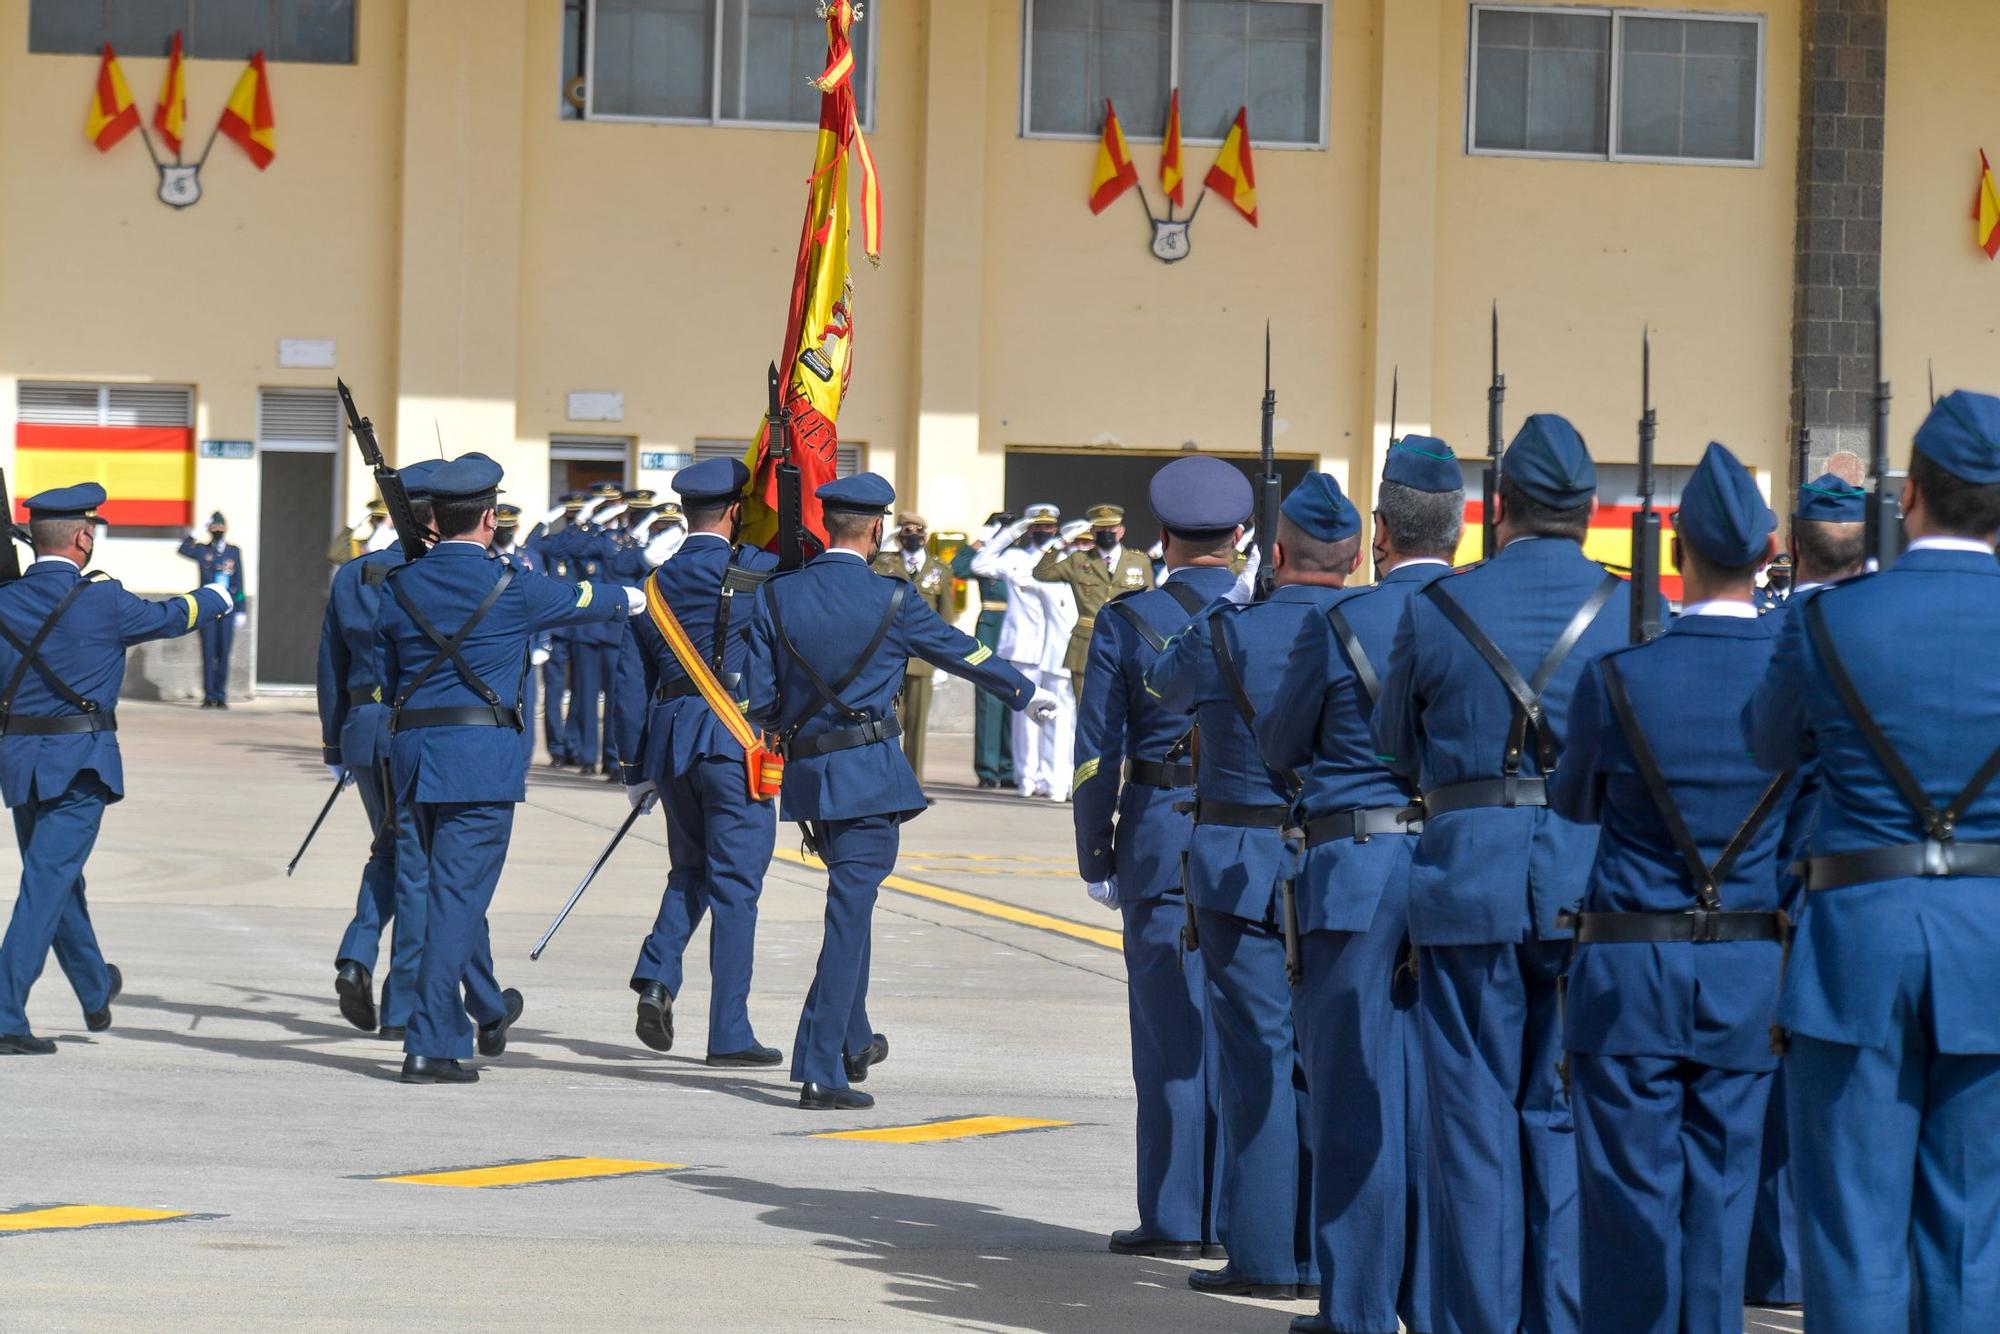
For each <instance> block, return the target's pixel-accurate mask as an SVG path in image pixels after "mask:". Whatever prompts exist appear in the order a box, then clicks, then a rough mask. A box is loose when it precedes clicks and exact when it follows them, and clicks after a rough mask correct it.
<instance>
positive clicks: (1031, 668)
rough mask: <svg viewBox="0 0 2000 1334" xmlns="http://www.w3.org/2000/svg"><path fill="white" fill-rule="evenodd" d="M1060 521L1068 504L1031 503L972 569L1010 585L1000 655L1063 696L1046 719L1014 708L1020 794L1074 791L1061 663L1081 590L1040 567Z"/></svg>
mask: <svg viewBox="0 0 2000 1334" xmlns="http://www.w3.org/2000/svg"><path fill="white" fill-rule="evenodd" d="M1061 523H1062V511H1061V510H1059V509H1057V508H1056V507H1055V506H1054V505H1050V504H1046V503H1037V504H1033V505H1030V506H1028V507H1027V509H1026V510H1025V511H1023V513H1022V515H1021V517H1020V518H1019V519H1016V520H1015V521H1014V522H1013V523H1011V524H1009V525H1007V527H1005V528H1003V529H1002V530H1001V531H1000V532H998V533H996V534H995V535H994V537H993V540H992V541H991V542H988V543H987V544H986V546H985V547H984V549H982V550H981V551H980V552H979V554H978V555H976V556H974V557H973V558H972V572H973V574H975V575H977V576H978V577H979V578H981V579H999V580H1002V581H1004V582H1005V583H1006V585H1007V613H1006V619H1005V620H1004V621H1003V622H1002V624H1001V627H1000V647H999V649H998V652H999V654H1000V656H1001V657H1003V658H1005V659H1006V660H1007V661H1008V662H1010V663H1012V664H1013V665H1014V670H1016V671H1018V672H1020V673H1021V674H1022V675H1023V676H1025V677H1027V678H1028V679H1029V680H1030V681H1032V682H1034V683H1035V688H1036V689H1037V690H1046V691H1048V692H1049V694H1050V696H1051V697H1053V698H1054V699H1055V700H1056V702H1057V708H1056V712H1055V714H1054V715H1053V716H1052V717H1051V718H1050V719H1048V721H1046V722H1038V721H1036V720H1035V719H1034V718H1032V717H1031V716H1029V714H1027V713H1016V714H1015V715H1014V719H1013V736H1012V743H1011V749H1012V751H1013V756H1014V778H1015V782H1016V785H1017V787H1018V788H1019V791H1020V793H1021V795H1022V796H1024V797H1048V798H1051V799H1052V800H1055V801H1061V800H1063V799H1064V798H1066V797H1067V796H1068V795H1069V774H1070V767H1069V761H1070V755H1071V752H1072V751H1073V750H1074V748H1075V732H1074V728H1075V714H1076V698H1075V695H1074V694H1073V693H1072V691H1071V689H1070V680H1069V669H1068V668H1067V667H1065V666H1064V665H1063V664H1064V662H1065V661H1066V659H1067V657H1068V654H1069V634H1070V629H1071V627H1072V626H1073V625H1074V624H1075V622H1076V597H1075V595H1074V594H1072V593H1071V592H1070V591H1069V586H1068V585H1066V584H1049V583H1043V582H1041V581H1040V580H1038V579H1036V578H1035V573H1034V572H1035V566H1036V565H1037V564H1038V563H1039V561H1040V560H1041V554H1042V553H1043V552H1044V551H1047V550H1049V549H1050V548H1052V547H1054V548H1056V549H1058V550H1060V547H1059V546H1058V543H1059V542H1060V540H1061ZM1023 539H1025V541H1023Z"/></svg>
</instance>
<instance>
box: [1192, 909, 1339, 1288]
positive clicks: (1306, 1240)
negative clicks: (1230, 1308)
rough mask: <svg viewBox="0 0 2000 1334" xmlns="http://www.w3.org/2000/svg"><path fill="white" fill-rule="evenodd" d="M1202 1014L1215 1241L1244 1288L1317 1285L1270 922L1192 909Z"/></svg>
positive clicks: (1305, 1111) (1299, 1094) (1288, 1021)
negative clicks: (1216, 1166)
mask: <svg viewBox="0 0 2000 1334" xmlns="http://www.w3.org/2000/svg"><path fill="white" fill-rule="evenodd" d="M1197 928H1198V932H1199V935H1200V937H1201V958H1202V963H1203V964H1204V965H1205V967H1206V970H1207V979H1208V1004H1209V1013H1210V1014H1211V1015H1213V1016H1214V1021H1215V1036H1216V1050H1217V1053H1218V1054H1219V1056H1220V1057H1221V1064H1220V1071H1219V1080H1218V1084H1219V1087H1220V1089H1221V1097H1220V1098H1219V1099H1218V1100H1217V1107H1218V1110H1219V1112H1220V1114H1221V1121H1222V1153H1223V1161H1224V1163H1225V1164H1226V1166H1225V1168H1224V1171H1223V1174H1222V1190H1223V1194H1224V1196H1225V1199H1224V1201H1223V1205H1222V1210H1223V1214H1222V1218H1223V1224H1224V1226H1223V1236H1222V1240H1223V1243H1224V1244H1225V1245H1227V1246H1228V1247H1229V1268H1230V1269H1231V1270H1232V1271H1233V1272H1234V1273H1235V1274H1236V1275H1237V1276H1238V1277H1240V1278H1244V1279H1247V1280H1249V1281H1251V1282H1253V1283H1285V1284H1297V1283H1317V1282H1319V1271H1318V1266H1317V1263H1316V1261H1315V1259H1314V1256H1313V1229H1312V1155H1311V1154H1310V1153H1309V1152H1307V1150H1306V1147H1305V1145H1306V1131H1307V1125H1308V1122H1309V1121H1310V1108H1309V1106H1308V1103H1307V1099H1306V1090H1305V1075H1304V1071H1303V1070H1302V1069H1301V1067H1300V1065H1299V1051H1298V1044H1297V1041H1296V1040H1295V1039H1294V1037H1293V1030H1292V995H1291V988H1290V987H1289V986H1287V985H1286V984H1285V941H1284V937H1283V935H1282V933H1281V932H1280V931H1279V929H1278V927H1277V926H1276V925H1275V924H1274V923H1271V922H1252V921H1247V920H1245V919H1244V918H1241V917H1234V916H1231V915H1230V914H1228V913H1219V912H1211V911H1210V910H1208V909H1206V908H1199V909H1197Z"/></svg>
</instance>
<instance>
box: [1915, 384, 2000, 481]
mask: <svg viewBox="0 0 2000 1334" xmlns="http://www.w3.org/2000/svg"><path fill="white" fill-rule="evenodd" d="M1916 444H1917V452H1918V453H1919V454H1922V455H1924V456H1925V457H1926V458H1928V459H1929V460H1930V461H1931V462H1932V463H1935V464H1937V465H1938V467H1940V468H1943V469H1944V470H1945V471H1946V472H1948V473H1950V474H1951V475H1952V476H1953V477H1956V478H1959V479H1960V480H1962V481H1967V482H1971V483H1973V484H1974V485H1975V486H1990V485H1992V484H1993V483H1995V482H2000V398H1995V397H1993V396H1992V395H1991V394H1975V393H1973V392H1972V391H1971V390H1969V389H1954V390H1952V391H1951V392H1950V393H1949V394H1946V395H1945V396H1944V397H1943V398H1941V399H1939V400H1938V401H1937V406H1936V407H1934V408H1932V409H1931V415H1930V416H1928V417H1926V418H1924V424H1923V425H1922V426H1919V427H1918V428H1917V440H1916Z"/></svg>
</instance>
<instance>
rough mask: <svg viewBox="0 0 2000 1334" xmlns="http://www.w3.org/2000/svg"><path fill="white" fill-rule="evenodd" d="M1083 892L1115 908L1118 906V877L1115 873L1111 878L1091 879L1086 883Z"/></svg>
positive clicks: (1108, 906)
mask: <svg viewBox="0 0 2000 1334" xmlns="http://www.w3.org/2000/svg"><path fill="white" fill-rule="evenodd" d="M1083 892H1084V893H1086V894H1088V895H1090V897H1091V898H1092V899H1094V900H1096V901H1097V902H1099V903H1101V904H1103V905H1104V906H1105V907H1107V908H1112V909H1115V908H1117V906H1118V877H1117V876H1115V875H1114V876H1112V877H1111V878H1110V879H1109V880H1092V881H1089V882H1088V883H1086V884H1085V885H1084V887H1083Z"/></svg>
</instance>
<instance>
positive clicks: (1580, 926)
mask: <svg viewBox="0 0 2000 1334" xmlns="http://www.w3.org/2000/svg"><path fill="white" fill-rule="evenodd" d="M1556 925H1557V926H1559V927H1562V928H1563V929H1564V930H1567V931H1574V932H1576V940H1577V943H1578V944H1579V945H1664V944H1674V943H1680V944H1693V945H1711V944H1715V943H1718V942H1720V941H1725V940H1773V941H1779V942H1782V941H1784V940H1785V938H1786V937H1788V936H1790V935H1791V933H1792V921H1791V919H1790V918H1789V917H1787V916H1785V914H1783V913H1781V912H1708V911H1704V910H1703V909H1700V908H1695V909H1692V910H1690V911H1687V912H1570V911H1569V910H1567V909H1565V910H1563V911H1562V912H1560V913H1557V914H1556Z"/></svg>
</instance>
